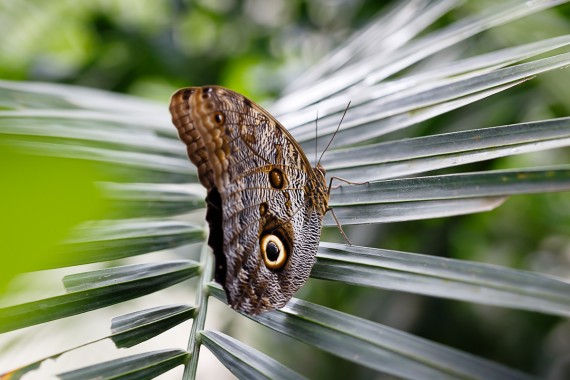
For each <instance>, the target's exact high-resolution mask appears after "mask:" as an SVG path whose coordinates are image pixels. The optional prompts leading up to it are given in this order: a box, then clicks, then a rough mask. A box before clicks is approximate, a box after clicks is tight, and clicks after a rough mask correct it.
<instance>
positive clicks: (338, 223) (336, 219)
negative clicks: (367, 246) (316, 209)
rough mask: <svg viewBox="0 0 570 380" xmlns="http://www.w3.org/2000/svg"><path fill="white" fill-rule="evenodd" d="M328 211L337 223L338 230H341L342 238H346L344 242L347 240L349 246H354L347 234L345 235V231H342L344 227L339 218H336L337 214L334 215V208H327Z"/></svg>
mask: <svg viewBox="0 0 570 380" xmlns="http://www.w3.org/2000/svg"><path fill="white" fill-rule="evenodd" d="M327 211H330V212H331V214H332V217H333V219H334V221H335V222H336V226H337V227H338V230H339V232H340V234H341V235H342V237H343V238H344V240H346V242H347V243H348V245H352V243H351V242H350V240H348V236H346V234H345V233H344V230H343V229H342V225H341V224H340V222H339V220H338V218H337V217H336V214H335V213H334V209H333V208H332V207H327Z"/></svg>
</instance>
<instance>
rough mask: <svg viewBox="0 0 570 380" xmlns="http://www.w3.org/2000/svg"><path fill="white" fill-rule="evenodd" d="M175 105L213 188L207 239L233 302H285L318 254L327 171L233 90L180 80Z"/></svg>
mask: <svg viewBox="0 0 570 380" xmlns="http://www.w3.org/2000/svg"><path fill="white" fill-rule="evenodd" d="M170 111H171V113H172V120H173V122H174V125H175V126H176V127H177V129H178V132H179V135H180V138H181V139H182V141H184V142H185V143H186V145H187V147H188V156H189V158H190V160H191V161H192V162H193V163H194V164H195V165H196V166H197V168H198V175H199V178H200V181H201V182H202V184H203V185H204V186H205V187H206V188H207V189H208V197H207V207H208V211H207V215H206V218H207V220H208V223H209V225H210V237H209V240H208V243H209V245H210V246H211V247H212V248H213V250H214V254H215V256H216V275H215V277H216V281H218V282H220V283H221V284H222V285H223V287H224V289H225V291H226V295H227V297H228V303H229V304H230V305H231V306H232V307H233V308H235V309H237V310H240V311H243V312H246V313H249V314H257V313H260V312H263V311H267V310H272V309H275V308H279V307H282V306H284V305H285V304H286V303H287V301H288V300H289V299H290V298H291V297H292V296H293V294H294V293H295V292H296V291H297V290H298V289H299V288H300V287H301V285H303V284H304V283H305V281H306V280H307V278H308V277H309V274H310V271H311V268H312V266H313V263H314V261H315V255H316V251H317V248H318V243H319V238H320V232H321V226H322V218H323V215H324V213H325V211H326V208H327V202H328V197H327V194H326V183H325V179H324V176H323V175H322V173H321V172H320V171H318V170H315V169H313V168H312V167H311V166H310V164H309V161H308V160H307V157H306V156H305V154H304V153H303V151H302V149H301V147H300V146H299V144H297V142H296V141H295V140H294V139H293V137H292V136H291V135H290V134H289V133H288V132H287V131H286V130H285V128H284V127H283V126H281V125H280V124H279V123H278V122H277V121H276V120H275V119H274V118H273V117H272V116H271V115H270V114H269V113H267V112H266V111H265V110H263V108H261V107H259V106H258V105H256V104H255V103H253V102H251V101H250V100H248V99H247V98H245V97H244V96H242V95H240V94H238V93H235V92H233V91H231V90H228V89H225V88H222V87H216V86H210V87H193V88H186V89H181V90H179V91H177V92H176V93H175V94H174V95H173V97H172V101H171V104H170Z"/></svg>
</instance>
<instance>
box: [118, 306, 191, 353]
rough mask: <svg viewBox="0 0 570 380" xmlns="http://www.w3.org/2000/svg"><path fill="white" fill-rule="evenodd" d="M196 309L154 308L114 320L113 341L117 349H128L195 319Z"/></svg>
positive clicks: (177, 307)
mask: <svg viewBox="0 0 570 380" xmlns="http://www.w3.org/2000/svg"><path fill="white" fill-rule="evenodd" d="M195 311H196V308H195V307H193V306H187V305H169V306H161V307H154V308H152V309H146V310H141V311H136V312H134V313H129V314H125V315H121V316H119V317H115V318H113V321H112V322H111V330H112V332H113V335H112V336H111V339H113V342H114V343H115V346H117V348H125V347H126V348H128V347H132V346H134V345H137V344H139V343H142V342H144V341H147V340H148V339H151V338H154V337H155V336H157V335H159V334H161V333H163V332H165V331H167V330H169V329H171V328H172V327H174V326H177V325H179V324H180V323H182V322H185V321H187V320H189V319H191V318H193V317H194V314H195Z"/></svg>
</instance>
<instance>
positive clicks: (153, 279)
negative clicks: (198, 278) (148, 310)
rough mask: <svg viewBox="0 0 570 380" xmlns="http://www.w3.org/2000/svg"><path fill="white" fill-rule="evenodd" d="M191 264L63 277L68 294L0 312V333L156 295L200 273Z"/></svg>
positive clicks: (146, 266) (170, 264) (166, 264)
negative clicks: (159, 291) (154, 293)
mask: <svg viewBox="0 0 570 380" xmlns="http://www.w3.org/2000/svg"><path fill="white" fill-rule="evenodd" d="M199 270H200V267H199V265H198V264H196V263H193V262H191V261H171V262H165V263H159V264H136V265H127V266H124V267H116V268H110V269H103V270H98V271H93V272H86V273H80V274H76V275H71V276H67V277H65V278H64V284H65V286H66V289H67V291H68V292H69V293H68V294H65V295H61V296H56V297H51V298H46V299H43V300H39V301H33V302H28V303H22V304H19V305H15V306H9V307H4V308H1V309H0V332H6V331H11V330H16V329H21V328H23V327H27V326H32V325H36V324H39V323H44V322H48V321H53V320H56V319H60V318H65V317H69V316H72V315H76V314H80V313H85V312H87V311H91V310H96V309H100V308H102V307H106V306H109V305H114V304H116V303H119V302H124V301H128V300H130V299H133V298H138V297H142V296H143V295H146V294H150V293H153V292H156V291H158V290H161V289H164V288H167V287H169V286H171V285H174V284H177V283H179V282H181V281H184V280H186V279H188V278H190V277H192V276H195V275H197V274H198V273H199Z"/></svg>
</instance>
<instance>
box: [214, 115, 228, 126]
mask: <svg viewBox="0 0 570 380" xmlns="http://www.w3.org/2000/svg"><path fill="white" fill-rule="evenodd" d="M225 121H226V117H225V116H224V114H223V113H221V112H216V113H214V123H216V124H217V125H222V124H224V122H225Z"/></svg>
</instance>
